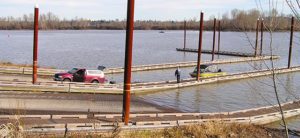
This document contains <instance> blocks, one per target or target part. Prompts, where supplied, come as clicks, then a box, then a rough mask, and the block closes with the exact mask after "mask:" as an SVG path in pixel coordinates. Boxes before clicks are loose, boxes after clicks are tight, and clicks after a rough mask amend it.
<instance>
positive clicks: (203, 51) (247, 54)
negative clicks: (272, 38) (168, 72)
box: [176, 48, 255, 57]
mask: <svg viewBox="0 0 300 138" xmlns="http://www.w3.org/2000/svg"><path fill="white" fill-rule="evenodd" d="M176 50H177V51H181V52H192V53H198V49H191V48H176ZM202 53H205V54H212V50H202ZM215 54H217V55H226V56H238V57H255V55H254V54H253V53H242V52H231V51H215Z"/></svg>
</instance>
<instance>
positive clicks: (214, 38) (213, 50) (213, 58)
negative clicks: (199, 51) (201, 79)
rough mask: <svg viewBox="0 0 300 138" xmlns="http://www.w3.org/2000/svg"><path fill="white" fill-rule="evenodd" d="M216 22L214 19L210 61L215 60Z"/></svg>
mask: <svg viewBox="0 0 300 138" xmlns="http://www.w3.org/2000/svg"><path fill="white" fill-rule="evenodd" d="M216 24H217V19H216V18H215V19H214V36H213V49H212V51H211V52H212V55H211V61H214V60H215V47H216V28H217V27H216V26H217V25H216Z"/></svg>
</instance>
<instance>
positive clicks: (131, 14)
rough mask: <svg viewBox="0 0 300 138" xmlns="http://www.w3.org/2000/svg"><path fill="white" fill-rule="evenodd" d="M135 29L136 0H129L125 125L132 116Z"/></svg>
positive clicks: (125, 75)
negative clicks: (131, 99) (132, 70)
mask: <svg viewBox="0 0 300 138" xmlns="http://www.w3.org/2000/svg"><path fill="white" fill-rule="evenodd" d="M133 29H134V0H128V5H127V27H126V51H125V67H124V69H125V70H124V71H125V72H124V90H123V113H122V121H123V122H124V123H125V125H128V123H129V114H130V88H131V67H132V45H133Z"/></svg>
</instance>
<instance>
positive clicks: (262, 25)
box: [259, 18, 264, 56]
mask: <svg viewBox="0 0 300 138" xmlns="http://www.w3.org/2000/svg"><path fill="white" fill-rule="evenodd" d="M263 43H264V19H263V18H261V21H260V53H259V55H260V56H262V53H263Z"/></svg>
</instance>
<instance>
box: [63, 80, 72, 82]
mask: <svg viewBox="0 0 300 138" xmlns="http://www.w3.org/2000/svg"><path fill="white" fill-rule="evenodd" d="M63 81H64V82H71V79H64V80H63Z"/></svg>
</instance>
